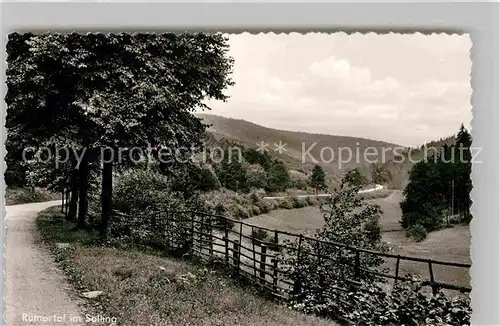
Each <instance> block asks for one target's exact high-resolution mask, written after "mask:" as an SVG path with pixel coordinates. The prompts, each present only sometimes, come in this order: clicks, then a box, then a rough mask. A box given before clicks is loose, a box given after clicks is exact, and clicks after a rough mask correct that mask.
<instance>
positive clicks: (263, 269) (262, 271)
mask: <svg viewBox="0 0 500 326" xmlns="http://www.w3.org/2000/svg"><path fill="white" fill-rule="evenodd" d="M266 259H267V246H266V245H265V244H263V243H261V244H260V266H259V277H260V283H261V284H262V285H264V284H266Z"/></svg>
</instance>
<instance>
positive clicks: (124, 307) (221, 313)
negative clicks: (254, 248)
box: [37, 208, 336, 326]
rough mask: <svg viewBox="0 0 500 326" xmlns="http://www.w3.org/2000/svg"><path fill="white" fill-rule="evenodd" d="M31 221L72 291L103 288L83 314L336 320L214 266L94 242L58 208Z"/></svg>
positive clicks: (193, 321) (121, 318)
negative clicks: (266, 294) (297, 307)
mask: <svg viewBox="0 0 500 326" xmlns="http://www.w3.org/2000/svg"><path fill="white" fill-rule="evenodd" d="M37 226H38V229H39V231H40V233H41V235H42V239H43V240H44V241H45V242H47V243H48V244H49V246H50V248H52V250H53V252H54V254H55V255H56V257H57V260H58V261H59V262H60V266H61V268H62V269H63V270H64V271H65V272H66V274H67V276H68V278H69V280H70V282H71V283H72V284H73V285H74V287H75V289H76V290H78V291H82V292H83V291H103V294H102V295H101V296H99V297H98V298H96V299H87V300H88V301H87V303H88V304H87V305H86V309H88V312H87V313H92V314H94V315H96V314H100V315H102V316H106V317H109V318H113V317H115V318H116V320H117V325H122V326H129V325H130V326H142V325H143V326H151V325H162V326H170V325H172V326H173V325H175V326H183V325H185V326H187V325H192V326H194V325H196V326H198V325H199V326H204V325H207V326H208V325H214V326H215V325H221V326H222V325H224V326H226V325H248V326H250V325H255V326H260V325H276V326H280V325H283V326H284V325H290V326H291V325H298V326H301V325H303V326H305V325H316V326H326V325H336V324H335V323H333V322H332V321H329V320H323V319H319V318H316V317H313V316H308V315H304V314H301V313H298V312H295V311H292V310H290V309H288V308H286V307H285V306H283V305H282V304H279V303H278V302H273V301H271V300H268V299H265V298H263V297H261V296H259V295H258V294H257V293H256V292H254V290H252V289H251V288H250V287H246V286H241V285H239V284H236V283H235V282H234V281H233V280H231V279H230V278H229V277H228V276H227V275H225V274H223V273H222V272H220V271H214V270H211V269H207V268H205V267H203V266H201V265H196V264H193V263H190V262H187V261H182V260H176V259H171V258H167V257H163V256H161V255H159V254H158V253H157V252H153V251H148V252H145V251H144V250H138V249H135V250H120V249H116V248H109V247H99V246H95V245H93V243H94V240H95V238H96V235H95V234H94V233H90V232H88V231H72V230H71V229H72V224H69V223H67V222H66V221H65V220H64V218H63V216H62V215H61V214H60V213H59V212H58V208H53V209H50V210H47V211H44V212H42V213H41V214H40V215H39V217H38V219H37ZM56 243H71V244H72V245H71V246H70V247H69V248H66V249H58V246H56V245H55V244H56Z"/></svg>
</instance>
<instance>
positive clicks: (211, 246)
mask: <svg viewBox="0 0 500 326" xmlns="http://www.w3.org/2000/svg"><path fill="white" fill-rule="evenodd" d="M208 220H209V227H208V228H209V230H208V232H210V236H209V240H208V241H209V244H208V252H209V254H210V257H212V256H213V255H214V232H213V223H212V220H213V216H209V218H208Z"/></svg>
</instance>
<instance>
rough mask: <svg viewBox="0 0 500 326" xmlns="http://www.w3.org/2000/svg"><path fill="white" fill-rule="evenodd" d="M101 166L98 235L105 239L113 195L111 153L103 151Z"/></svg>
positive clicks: (107, 233)
mask: <svg viewBox="0 0 500 326" xmlns="http://www.w3.org/2000/svg"><path fill="white" fill-rule="evenodd" d="M103 161H104V162H103V168H102V189H101V205H102V206H101V227H100V235H101V238H102V239H103V240H106V239H107V238H108V235H109V220H110V218H111V207H112V196H113V162H112V161H111V153H110V152H109V151H106V153H104V160H103Z"/></svg>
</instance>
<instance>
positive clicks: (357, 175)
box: [343, 168, 368, 187]
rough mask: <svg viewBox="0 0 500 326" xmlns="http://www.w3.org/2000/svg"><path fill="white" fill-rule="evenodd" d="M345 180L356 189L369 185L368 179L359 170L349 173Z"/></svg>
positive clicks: (355, 169)
mask: <svg viewBox="0 0 500 326" xmlns="http://www.w3.org/2000/svg"><path fill="white" fill-rule="evenodd" d="M343 180H344V182H346V183H349V184H352V185H353V186H356V187H361V186H364V185H366V184H367V183H368V179H367V178H366V177H365V176H364V175H363V174H361V171H360V170H359V169H358V168H354V169H352V170H349V171H347V173H346V174H345V176H344V178H343Z"/></svg>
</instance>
